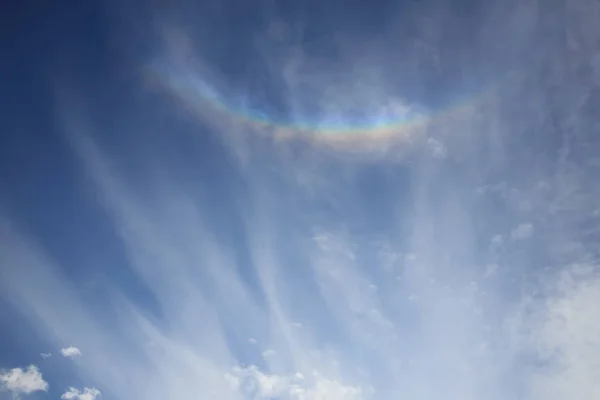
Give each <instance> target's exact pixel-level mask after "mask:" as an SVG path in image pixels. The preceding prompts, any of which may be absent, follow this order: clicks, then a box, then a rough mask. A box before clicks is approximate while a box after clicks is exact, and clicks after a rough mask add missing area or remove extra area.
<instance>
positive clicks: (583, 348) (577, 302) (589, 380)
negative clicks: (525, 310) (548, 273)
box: [527, 266, 600, 400]
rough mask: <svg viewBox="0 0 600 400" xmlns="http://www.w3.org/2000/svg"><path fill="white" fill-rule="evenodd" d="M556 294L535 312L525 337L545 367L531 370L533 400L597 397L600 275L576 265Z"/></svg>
mask: <svg viewBox="0 0 600 400" xmlns="http://www.w3.org/2000/svg"><path fill="white" fill-rule="evenodd" d="M552 290H553V291H555V293H556V295H554V296H551V297H549V298H548V299H547V300H546V301H545V302H544V304H543V306H544V307H540V308H539V309H538V310H537V312H536V315H535V317H536V318H535V319H534V321H537V322H535V323H532V324H531V325H530V328H531V333H530V335H529V336H527V340H528V342H527V343H528V344H529V346H530V348H532V349H534V350H535V352H536V353H535V354H536V355H537V357H539V359H540V360H541V362H543V363H544V364H545V365H546V366H547V368H545V369H544V370H542V371H534V372H533V373H532V375H531V377H530V378H531V379H530V381H529V386H528V389H529V391H530V399H532V400H562V399H567V398H573V399H597V398H600V310H599V308H598V305H599V304H600V276H599V275H598V269H597V268H592V267H589V266H588V267H583V266H575V267H573V268H570V269H568V270H566V271H564V272H562V273H561V274H560V275H559V277H558V279H557V282H556V284H555V285H554V286H553V287H552Z"/></svg>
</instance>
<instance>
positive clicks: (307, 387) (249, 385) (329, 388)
mask: <svg viewBox="0 0 600 400" xmlns="http://www.w3.org/2000/svg"><path fill="white" fill-rule="evenodd" d="M226 378H227V380H228V381H229V383H230V385H231V386H232V388H233V389H234V390H236V391H238V392H239V393H240V394H242V395H244V396H245V397H244V398H247V399H253V400H267V399H272V398H277V399H281V400H363V399H366V398H367V396H366V395H367V392H366V391H363V390H362V389H361V388H360V387H355V386H349V385H344V384H343V383H341V382H339V381H337V380H333V379H327V378H325V377H323V376H321V375H319V374H318V373H316V372H313V373H312V374H310V375H308V376H304V375H303V374H301V373H294V374H289V375H277V374H268V373H264V372H262V371H260V370H259V369H258V368H257V367H256V366H249V367H246V368H240V367H236V368H233V369H232V370H231V371H230V372H228V373H227V374H226Z"/></svg>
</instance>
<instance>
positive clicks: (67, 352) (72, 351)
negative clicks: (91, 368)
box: [60, 346, 81, 358]
mask: <svg viewBox="0 0 600 400" xmlns="http://www.w3.org/2000/svg"><path fill="white" fill-rule="evenodd" d="M60 354H62V355H63V357H69V358H72V357H77V356H80V355H81V351H80V350H79V349H78V348H77V347H73V346H70V347H66V348H63V349H60Z"/></svg>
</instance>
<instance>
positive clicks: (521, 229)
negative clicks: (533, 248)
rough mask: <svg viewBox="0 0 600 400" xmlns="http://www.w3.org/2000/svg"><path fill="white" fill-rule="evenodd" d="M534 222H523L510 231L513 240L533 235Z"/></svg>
mask: <svg viewBox="0 0 600 400" xmlns="http://www.w3.org/2000/svg"><path fill="white" fill-rule="evenodd" d="M533 231H534V229H533V224H531V223H522V224H520V225H519V226H517V227H516V228H515V229H513V230H512V232H511V233H510V237H511V238H512V239H513V240H525V239H529V238H530V237H531V236H532V235H533Z"/></svg>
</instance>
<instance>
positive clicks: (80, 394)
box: [60, 387, 100, 400]
mask: <svg viewBox="0 0 600 400" xmlns="http://www.w3.org/2000/svg"><path fill="white" fill-rule="evenodd" d="M99 396H100V391H99V390H98V389H95V388H83V391H81V390H79V389H77V388H74V387H70V388H69V390H67V391H66V392H64V393H63V394H62V395H61V396H60V398H61V399H62V400H96V398H98V397H99Z"/></svg>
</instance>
